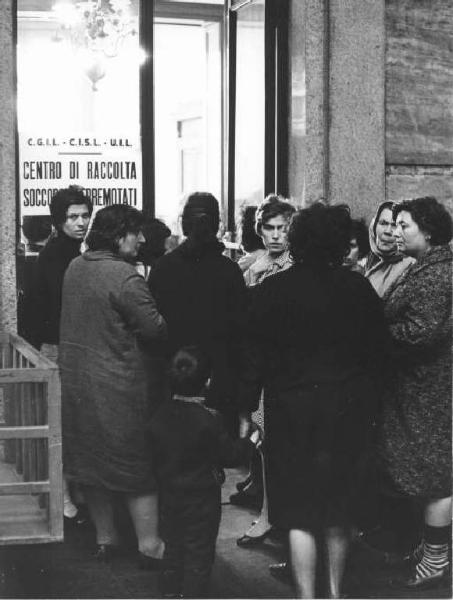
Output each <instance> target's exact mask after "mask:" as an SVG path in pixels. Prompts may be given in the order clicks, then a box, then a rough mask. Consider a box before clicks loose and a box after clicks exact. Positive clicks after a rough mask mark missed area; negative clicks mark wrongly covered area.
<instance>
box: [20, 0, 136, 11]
mask: <svg viewBox="0 0 453 600" xmlns="http://www.w3.org/2000/svg"><path fill="white" fill-rule="evenodd" d="M138 1H139V0H132V6H133V7H135V6H136V5H137V4H138ZM57 2H58V0H17V10H33V11H47V10H51V9H52V6H54V4H56V3H57Z"/></svg>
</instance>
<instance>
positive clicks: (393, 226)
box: [30, 186, 453, 598]
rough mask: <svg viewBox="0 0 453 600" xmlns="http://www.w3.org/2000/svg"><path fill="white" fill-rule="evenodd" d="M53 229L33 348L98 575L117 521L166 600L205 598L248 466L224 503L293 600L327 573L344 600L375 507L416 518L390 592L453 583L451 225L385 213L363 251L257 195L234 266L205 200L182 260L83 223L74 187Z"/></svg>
mask: <svg viewBox="0 0 453 600" xmlns="http://www.w3.org/2000/svg"><path fill="white" fill-rule="evenodd" d="M50 212H51V218H52V224H53V230H54V231H53V233H52V234H51V236H50V238H49V240H48V241H47V243H46V245H45V246H44V248H43V249H42V250H41V252H40V254H39V258H38V260H37V264H36V270H35V274H34V280H35V282H36V284H35V285H34V286H33V289H32V291H31V292H30V293H32V294H34V297H35V300H36V301H35V303H34V306H35V307H36V308H35V311H36V314H35V319H34V323H35V325H34V326H33V327H32V328H31V329H32V330H33V335H32V336H31V337H32V340H31V341H32V342H33V343H34V344H35V345H36V346H37V347H39V348H41V351H42V352H44V353H45V354H46V355H47V356H48V357H51V358H52V359H53V360H56V361H57V362H58V364H59V367H60V374H61V384H62V424H63V472H64V479H65V482H66V483H65V516H66V517H67V518H68V519H80V520H83V518H86V515H83V509H82V508H81V507H83V506H87V508H88V514H89V518H90V520H91V522H92V523H93V524H94V528H95V531H96V542H97V549H96V557H97V558H98V559H102V560H109V559H110V558H111V557H112V556H114V555H115V554H116V553H118V552H119V551H120V536H119V534H118V531H117V528H116V524H115V519H114V512H115V511H114V507H115V502H118V501H121V502H123V503H124V505H125V506H126V507H127V509H128V511H129V514H130V516H131V521H132V523H133V526H134V529H135V533H136V537H137V543H138V551H139V562H140V565H141V566H142V567H143V568H148V569H155V570H158V571H159V573H160V586H161V593H162V596H163V597H166V598H180V597H192V598H200V597H205V596H207V595H208V594H209V592H208V590H209V577H210V572H211V569H212V565H213V562H214V557H215V544H216V537H217V533H218V528H219V522H220V515H221V504H220V487H221V485H222V482H223V480H224V472H223V468H224V467H230V466H238V465H244V466H245V465H249V467H250V469H249V471H250V472H249V474H248V476H247V477H246V479H245V480H244V481H243V482H241V483H240V484H238V493H237V494H234V495H233V496H232V498H231V501H232V502H234V503H236V504H244V505H249V506H255V507H257V508H258V507H259V508H261V514H260V516H259V518H258V519H257V520H256V521H255V522H254V523H253V524H252V525H251V527H250V528H249V529H248V530H247V531H246V532H245V533H244V535H243V536H241V538H240V539H239V540H238V545H239V546H243V547H250V546H254V545H258V544H260V543H261V542H262V541H263V540H264V539H265V538H266V537H267V536H268V535H271V533H272V532H275V531H278V532H279V535H280V536H282V537H283V539H285V540H286V542H287V547H288V560H287V562H285V563H282V564H281V565H276V566H274V567H275V568H274V570H275V569H277V570H280V571H284V572H285V573H286V574H287V575H289V576H290V577H291V580H292V583H293V587H294V594H295V597H297V598H313V597H315V593H316V590H315V581H316V572H317V569H319V568H320V564H321V563H322V566H323V573H324V574H325V582H324V585H325V589H324V591H323V595H325V597H330V598H339V597H340V594H341V585H342V579H343V573H344V569H345V563H346V558H347V555H348V549H349V547H350V543H351V541H352V539H353V537H354V535H357V532H358V531H359V530H360V529H366V528H370V526H371V525H370V523H371V524H373V525H375V523H374V522H373V518H372V515H371V513H372V512H374V507H376V506H381V505H382V506H385V504H386V500H385V499H386V498H391V499H392V498H393V499H395V498H401V499H404V500H405V501H407V502H410V503H411V504H413V506H414V507H415V509H416V510H415V511H414V514H415V515H417V517H416V518H415V517H414V520H413V531H412V534H413V539H414V540H415V541H416V544H415V545H414V547H413V548H412V549H411V551H410V552H408V554H407V556H405V557H404V561H405V564H406V565H408V568H409V570H410V571H409V574H408V576H407V577H406V578H405V579H404V582H402V583H403V584H404V585H405V586H408V587H409V588H413V589H414V588H419V587H426V586H430V585H435V584H437V583H438V582H439V581H441V580H443V579H444V578H445V577H446V576H447V575H448V574H449V571H450V566H451V557H450V554H451V471H452V469H451V392H452V372H451V341H452V340H451V334H452V331H451V303H452V294H451V292H452V290H451V286H452V279H451V275H452V271H451V266H452V251H451V248H450V245H449V244H450V242H451V239H452V235H453V226H452V219H451V216H450V214H449V212H448V211H447V210H446V208H445V207H444V206H443V205H442V204H441V203H440V202H438V201H437V200H436V199H435V198H433V197H422V198H415V199H412V200H407V201H404V202H401V203H393V202H388V201H387V202H384V203H383V204H382V205H381V206H379V207H378V209H377V211H376V214H375V216H374V217H373V218H372V219H371V222H370V225H369V229H368V230H367V227H366V225H365V223H364V222H363V221H358V220H353V219H352V218H351V214H350V209H349V207H348V206H346V205H333V206H328V205H325V204H324V203H321V202H319V203H315V204H313V205H311V206H310V207H308V208H303V209H299V210H296V208H295V207H294V206H293V204H292V203H291V202H290V201H289V200H287V199H284V198H282V197H280V196H277V195H271V196H268V197H267V198H265V199H264V201H263V203H262V204H261V205H260V206H258V207H247V208H246V209H245V210H244V214H243V220H242V227H241V237H242V252H241V253H240V256H239V257H238V259H239V260H238V261H234V260H232V259H231V258H230V257H228V256H226V253H225V246H224V244H223V243H222V242H221V241H220V240H219V236H218V231H219V224H220V211H219V204H218V202H217V200H216V199H215V198H214V196H212V195H211V194H209V193H204V192H196V193H193V194H191V195H190V196H189V197H188V198H187V200H186V203H185V205H184V209H183V212H182V217H181V224H182V233H183V241H182V242H181V243H180V244H179V245H177V246H175V244H173V243H172V244H170V243H169V241H170V240H172V239H173V241H174V237H173V236H171V232H170V230H169V229H168V228H167V227H166V226H165V225H164V224H163V223H161V222H160V221H158V220H156V219H152V220H150V219H147V218H145V216H143V214H142V213H141V212H139V211H137V210H136V209H134V208H131V207H129V206H126V205H112V206H109V207H106V208H103V209H101V210H99V211H98V212H97V213H96V214H95V215H94V218H93V219H92V223H91V224H90V219H91V215H92V205H91V202H90V200H89V198H88V197H87V196H86V195H85V194H84V192H83V190H82V189H81V188H77V187H75V186H71V187H70V188H68V189H65V190H60V191H59V192H58V193H57V194H56V195H55V196H54V198H53V200H52V203H51V206H50ZM89 224H90V225H89ZM82 242H83V244H84V245H83V246H82ZM82 248H83V249H84V251H83V252H82V253H81V249H82ZM138 263H140V264H138ZM247 503H248V504H247ZM382 512H385V511H381V513H382ZM376 513H377V517H376V519H379V514H378V513H379V511H376ZM380 516H381V517H382V514H381V515H380ZM402 560H403V559H402ZM265 575H266V574H263V576H265Z"/></svg>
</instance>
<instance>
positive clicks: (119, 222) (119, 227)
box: [85, 204, 144, 254]
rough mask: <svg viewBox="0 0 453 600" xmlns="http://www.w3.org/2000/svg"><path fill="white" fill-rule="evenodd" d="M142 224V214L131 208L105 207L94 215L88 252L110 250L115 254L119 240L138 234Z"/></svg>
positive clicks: (116, 205)
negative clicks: (130, 234) (131, 234)
mask: <svg viewBox="0 0 453 600" xmlns="http://www.w3.org/2000/svg"><path fill="white" fill-rule="evenodd" d="M143 222H144V217H143V215H142V213H141V212H140V211H138V210H137V209H136V208H133V207H132V206H128V205H126V204H113V205H112V206H106V207H105V208H101V210H100V211H98V212H97V213H96V215H95V217H94V221H93V225H92V226H91V229H90V232H89V233H88V235H87V238H86V240H85V241H86V244H87V246H88V248H89V249H90V250H110V251H111V252H114V253H115V254H116V253H117V252H118V242H119V240H120V238H122V237H125V236H126V235H127V234H128V233H135V234H137V233H139V232H140V231H141V229H142V227H143Z"/></svg>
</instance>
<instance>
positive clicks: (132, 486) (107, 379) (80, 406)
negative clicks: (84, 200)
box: [60, 205, 166, 568]
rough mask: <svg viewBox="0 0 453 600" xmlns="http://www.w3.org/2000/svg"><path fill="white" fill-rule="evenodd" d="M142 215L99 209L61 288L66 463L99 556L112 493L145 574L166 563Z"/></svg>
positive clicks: (154, 324) (108, 536)
mask: <svg viewBox="0 0 453 600" xmlns="http://www.w3.org/2000/svg"><path fill="white" fill-rule="evenodd" d="M142 224H143V216H142V215H141V213H139V212H138V211H137V210H135V209H134V208H131V207H129V206H125V205H114V206H109V207H107V208H104V209H102V210H100V211H99V212H98V213H97V214H96V217H95V219H94V222H93V226H92V228H91V231H90V233H89V234H88V237H87V240H86V243H87V246H88V248H89V249H88V251H87V252H85V253H84V254H83V255H82V256H81V257H79V258H77V259H75V260H74V261H72V263H71V264H70V266H69V268H68V270H67V272H66V276H65V280H64V286H63V310H62V317H61V339H60V369H61V382H62V400H63V402H62V406H63V449H64V464H65V469H66V472H67V476H68V478H69V479H70V480H73V481H75V482H77V483H79V484H80V485H81V486H83V487H82V489H83V492H84V496H85V499H86V502H87V504H88V508H89V511H90V516H91V518H92V520H93V522H94V525H95V527H96V540H97V544H98V549H97V557H98V558H100V559H103V560H105V559H108V558H109V557H110V556H111V555H112V554H114V553H115V550H116V549H117V546H118V543H119V539H118V534H117V532H116V530H115V526H114V521H113V494H114V493H116V495H117V493H120V494H122V495H123V496H124V498H125V499H126V501H127V505H128V508H129V512H130V514H131V517H132V521H133V523H134V527H135V530H136V534H137V538H138V547H139V551H140V553H141V554H140V561H141V564H142V566H144V567H146V568H154V567H156V566H158V564H159V563H160V560H159V559H160V558H161V556H162V554H163V543H162V541H161V539H160V538H159V535H158V530H157V524H158V514H157V493H156V483H155V480H154V477H153V472H152V465H151V460H150V456H149V453H148V450H147V448H146V445H145V425H146V421H147V419H148V413H149V410H150V406H149V403H148V390H147V379H146V371H145V362H144V356H143V353H142V352H141V349H140V344H141V342H148V343H149V342H152V341H153V342H159V341H160V340H164V339H165V337H166V325H165V322H164V320H163V318H162V317H161V315H160V314H159V313H158V312H157V310H156V306H155V303H154V300H153V298H152V296H151V294H150V292H149V290H148V287H147V285H146V283H145V281H144V280H143V278H142V277H141V276H140V275H139V274H138V273H137V272H136V270H135V267H134V262H135V259H136V257H137V252H138V249H139V245H140V243H141V242H142V241H143V240H144V238H143V235H142V233H141V227H142Z"/></svg>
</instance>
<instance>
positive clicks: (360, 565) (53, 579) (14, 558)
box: [0, 470, 451, 599]
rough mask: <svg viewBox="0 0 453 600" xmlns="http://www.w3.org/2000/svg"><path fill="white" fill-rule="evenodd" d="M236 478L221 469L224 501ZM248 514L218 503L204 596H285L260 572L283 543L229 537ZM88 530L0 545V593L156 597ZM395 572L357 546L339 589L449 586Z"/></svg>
mask: <svg viewBox="0 0 453 600" xmlns="http://www.w3.org/2000/svg"><path fill="white" fill-rule="evenodd" d="M240 477H241V473H240V472H239V471H235V470H232V471H229V473H228V478H227V483H226V486H225V488H224V491H223V497H224V501H225V502H226V501H227V500H228V497H229V494H230V493H231V491H232V490H233V489H234V484H235V482H236V481H238V480H239V479H240ZM255 516H256V513H255V512H253V511H251V510H247V509H241V508H238V507H235V506H232V505H229V504H224V507H223V517H222V524H221V530H220V535H219V539H218V544H217V559H216V564H215V567H214V572H213V576H212V582H211V597H212V598H291V588H290V587H289V586H287V585H285V584H283V583H281V582H279V581H276V580H274V579H273V578H272V577H271V576H270V575H269V573H268V565H269V563H271V562H275V561H279V560H281V559H283V558H284V553H285V550H284V547H283V546H282V545H279V544H277V543H275V542H270V541H266V542H265V543H264V544H263V545H262V546H261V547H260V548H257V549H253V550H245V549H241V548H238V547H237V545H236V539H237V538H238V537H239V536H240V535H241V534H242V533H244V532H245V530H246V529H247V528H248V527H249V525H250V523H251V521H252V520H253V518H254V517H255ZM93 547H94V537H93V533H92V532H91V531H87V530H85V531H70V532H67V535H66V539H65V542H64V543H63V544H49V545H36V546H12V547H6V546H5V547H3V548H0V597H1V598H61V599H62V598H158V597H159V594H158V591H157V577H156V574H155V573H150V572H144V571H140V570H139V569H137V564H136V558H135V555H134V553H133V552H132V551H130V552H129V553H127V554H125V556H124V557H121V558H120V557H119V558H117V559H115V560H113V561H112V562H111V563H109V564H103V563H98V562H96V561H95V560H93V558H92V557H91V556H90V554H91V552H92V550H93ZM399 574H400V570H399V568H398V567H397V566H389V565H388V564H386V563H385V562H384V560H383V555H382V554H380V553H378V552H376V551H373V550H371V549H370V548H366V547H363V546H358V545H357V546H356V547H355V548H354V550H353V552H352V554H351V559H350V561H349V565H348V569H347V574H346V578H345V592H346V594H347V595H348V597H351V598H450V597H451V585H450V584H448V585H447V584H446V585H444V586H443V587H440V588H438V589H436V590H429V591H428V590H427V591H425V592H418V593H417V594H414V593H410V592H407V591H405V590H401V589H397V588H395V587H392V586H391V585H390V583H389V582H390V580H391V579H394V578H395V577H396V576H398V575H399Z"/></svg>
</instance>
